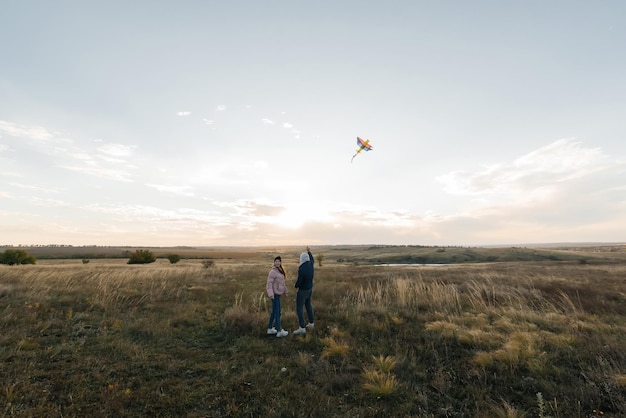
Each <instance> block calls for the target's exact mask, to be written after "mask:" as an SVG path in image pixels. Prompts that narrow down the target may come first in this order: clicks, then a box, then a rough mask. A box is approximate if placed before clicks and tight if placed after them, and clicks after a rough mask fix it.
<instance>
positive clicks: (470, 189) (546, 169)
mask: <svg viewBox="0 0 626 418" xmlns="http://www.w3.org/2000/svg"><path fill="white" fill-rule="evenodd" d="M604 160H605V157H604V155H603V154H602V152H601V150H600V149H598V148H584V147H582V146H581V143H580V142H577V141H574V140H572V139H561V140H558V141H555V142H553V143H551V144H549V145H547V146H545V147H542V148H539V149H537V150H535V151H532V152H530V153H528V154H526V155H523V156H521V157H519V158H517V159H515V160H513V161H512V162H508V163H498V164H494V165H491V166H488V167H485V168H483V169H482V170H478V171H475V172H469V171H454V172H451V173H448V174H445V175H442V176H439V177H438V178H437V180H438V181H439V182H440V183H442V184H443V186H444V190H445V191H446V192H448V193H450V194H454V195H467V196H476V197H480V196H482V197H488V196H495V195H497V196H499V198H500V199H502V198H505V199H506V200H507V201H510V200H518V201H527V200H529V198H533V197H541V196H543V195H545V194H550V193H551V192H552V191H553V190H554V188H555V186H556V185H557V184H558V183H561V182H564V181H568V180H572V179H575V178H579V177H583V176H585V175H588V174H590V173H592V172H593V171H596V170H601V169H602V168H603V164H604V162H605V161H604Z"/></svg>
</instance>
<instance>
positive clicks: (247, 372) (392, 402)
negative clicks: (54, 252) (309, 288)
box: [0, 252, 626, 418]
mask: <svg viewBox="0 0 626 418" xmlns="http://www.w3.org/2000/svg"><path fill="white" fill-rule="evenodd" d="M294 254H295V255H294V260H296V258H295V256H296V255H297V254H296V253H295V252H294ZM229 256H232V254H229ZM264 256H265V254H264ZM237 259H238V258H229V259H228V260H226V261H225V262H223V263H222V262H220V261H219V260H217V261H216V266H215V267H214V268H212V269H205V268H203V267H202V265H201V263H200V261H198V260H183V261H181V263H179V264H176V265H170V264H169V262H167V261H166V260H158V261H157V262H156V263H154V264H152V265H145V266H137V265H135V266H133V265H126V264H125V260H92V261H91V262H90V263H89V264H82V263H81V261H80V260H75V261H74V262H68V261H64V262H53V261H46V262H42V263H40V264H37V265H32V266H15V267H8V266H0V361H1V362H2V363H1V364H2V365H3V366H2V367H3V368H2V373H1V374H0V404H1V405H3V407H2V409H0V416H84V415H85V414H86V413H87V412H86V411H88V413H89V414H90V415H93V416H96V417H98V416H120V417H123V416H190V417H200V416H211V417H225V416H280V415H282V416H302V414H303V413H302V411H303V410H304V409H303V408H306V411H308V412H307V413H308V414H309V415H310V416H328V417H343V416H364V417H374V416H385V415H387V416H412V417H452V416H468V417H491V416H493V417H531V416H538V413H539V400H538V397H537V394H538V393H542V394H543V395H542V396H545V400H544V399H543V397H542V398H541V408H542V410H541V411H542V412H541V414H543V416H552V417H555V418H556V417H568V418H569V417H574V418H583V417H585V418H586V417H588V416H594V415H593V414H594V412H593V411H594V410H595V411H602V412H603V414H604V415H603V416H605V417H618V416H620V415H619V414H620V413H621V411H623V410H626V390H625V388H626V377H625V375H624V371H625V370H626V355H625V354H624V353H626V337H625V335H626V308H624V305H625V303H624V302H626V298H625V296H624V295H626V282H624V280H623V278H624V277H626V267H625V266H624V265H620V264H611V265H579V264H542V263H512V264H508V263H502V264H492V265H471V266H469V265H465V266H450V267H437V268H428V267H420V268H412V269H407V268H401V267H400V268H388V267H372V266H355V265H342V264H334V263H333V262H332V258H330V257H327V258H325V260H324V267H322V268H319V267H318V268H317V269H316V287H315V291H314V296H313V304H314V307H315V308H316V317H317V318H316V328H315V330H314V331H312V332H307V334H306V335H304V336H303V337H301V338H293V336H292V335H290V336H289V337H287V338H275V337H273V338H272V337H270V336H267V335H265V328H266V325H267V324H266V322H267V319H268V315H269V309H268V308H269V306H268V303H267V300H266V298H264V296H263V289H264V286H265V278H266V277H267V271H268V269H269V266H270V265H271V259H272V257H270V256H269V255H268V256H267V260H264V262H259V261H257V262H249V261H248V260H246V262H242V263H238V262H236V260H237ZM268 260H269V261H268ZM285 264H286V267H287V271H288V280H291V283H293V279H294V277H293V275H292V274H290V273H291V272H293V271H295V268H296V267H297V266H296V265H295V264H296V261H293V263H291V264H290V263H289V261H287V262H286V263H285ZM292 296H293V295H292ZM293 303H294V301H293V297H290V298H285V300H284V303H283V322H284V324H285V325H284V327H285V329H289V330H290V331H291V330H293V329H295V327H296V326H297V321H296V318H295V314H294V307H293ZM381 353H383V354H381Z"/></svg>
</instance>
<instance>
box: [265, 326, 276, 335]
mask: <svg viewBox="0 0 626 418" xmlns="http://www.w3.org/2000/svg"><path fill="white" fill-rule="evenodd" d="M277 332H278V331H276V328H274V327H272V328H268V329H267V333H268V334H269V335H273V334H276V333H277Z"/></svg>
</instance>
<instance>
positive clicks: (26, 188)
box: [8, 182, 60, 193]
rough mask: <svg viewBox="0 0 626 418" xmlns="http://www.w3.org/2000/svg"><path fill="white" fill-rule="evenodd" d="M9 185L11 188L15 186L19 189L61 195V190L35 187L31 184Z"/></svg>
mask: <svg viewBox="0 0 626 418" xmlns="http://www.w3.org/2000/svg"><path fill="white" fill-rule="evenodd" d="M8 184H9V186H13V187H16V188H19V189H25V190H32V191H36V192H44V193H59V192H60V190H59V189H51V188H48V187H39V186H33V185H29V184H22V183H14V182H10V183H8Z"/></svg>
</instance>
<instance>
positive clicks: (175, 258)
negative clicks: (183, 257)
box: [167, 254, 180, 264]
mask: <svg viewBox="0 0 626 418" xmlns="http://www.w3.org/2000/svg"><path fill="white" fill-rule="evenodd" d="M167 259H168V260H170V263H171V264H176V263H178V262H179V261H180V256H179V255H178V254H170V255H168V256H167Z"/></svg>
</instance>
